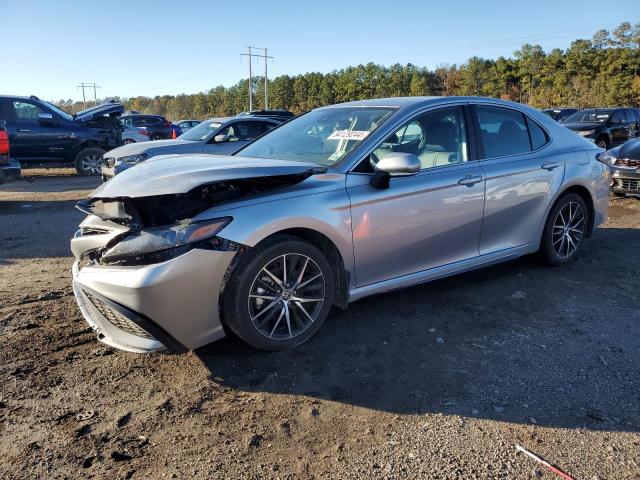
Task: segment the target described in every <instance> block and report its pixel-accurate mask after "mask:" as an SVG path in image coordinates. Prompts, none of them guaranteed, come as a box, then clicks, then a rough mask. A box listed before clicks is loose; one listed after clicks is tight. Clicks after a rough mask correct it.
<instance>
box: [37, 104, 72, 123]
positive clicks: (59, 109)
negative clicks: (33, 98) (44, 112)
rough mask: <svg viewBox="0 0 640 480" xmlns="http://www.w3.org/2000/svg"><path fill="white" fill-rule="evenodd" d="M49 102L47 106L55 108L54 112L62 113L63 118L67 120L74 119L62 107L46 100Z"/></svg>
mask: <svg viewBox="0 0 640 480" xmlns="http://www.w3.org/2000/svg"><path fill="white" fill-rule="evenodd" d="M44 103H46V104H47V107H49V108H50V109H51V110H53V111H54V112H56V113H57V114H58V115H60V116H61V117H62V118H64V119H65V120H67V121H71V120H73V116H72V115H69V114H68V113H67V112H65V111H64V110H62V109H61V108H58V107H56V106H55V105H53V104H51V103H49V102H44Z"/></svg>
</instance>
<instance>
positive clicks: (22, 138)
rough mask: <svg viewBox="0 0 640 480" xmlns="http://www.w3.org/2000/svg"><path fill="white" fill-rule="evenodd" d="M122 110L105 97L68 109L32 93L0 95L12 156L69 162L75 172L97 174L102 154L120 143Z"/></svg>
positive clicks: (28, 162) (41, 161) (36, 161)
mask: <svg viewBox="0 0 640 480" xmlns="http://www.w3.org/2000/svg"><path fill="white" fill-rule="evenodd" d="M123 110H124V107H123V106H122V104H120V103H116V102H105V103H102V104H100V105H97V106H95V107H91V108H88V109H86V110H83V111H81V112H78V113H76V114H74V115H71V114H69V113H67V112H65V111H64V110H61V109H60V108H58V107H56V106H55V105H52V104H51V103H49V102H45V101H43V100H40V99H39V98H38V97H36V96H33V95H32V96H30V97H19V96H11V95H2V96H0V121H2V120H4V121H5V124H6V130H7V132H8V133H9V142H10V144H11V156H12V157H13V158H15V159H16V160H17V161H19V162H20V163H21V164H22V165H23V166H29V165H51V166H55V165H66V164H73V165H74V166H75V167H76V170H77V171H78V173H80V174H81V175H96V174H99V173H100V165H101V158H102V154H103V153H104V152H105V151H107V150H111V149H113V148H115V147H117V146H118V145H122V125H121V123H120V121H119V120H118V118H117V117H118V116H119V115H120V114H121V113H122V111H123Z"/></svg>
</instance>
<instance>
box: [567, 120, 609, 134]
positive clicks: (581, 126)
mask: <svg viewBox="0 0 640 480" xmlns="http://www.w3.org/2000/svg"><path fill="white" fill-rule="evenodd" d="M562 126H563V127H567V128H568V129H569V130H573V131H574V132H582V131H584V130H595V129H596V128H598V127H601V126H602V123H582V122H578V123H563V124H562Z"/></svg>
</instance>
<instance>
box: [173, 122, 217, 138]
mask: <svg viewBox="0 0 640 480" xmlns="http://www.w3.org/2000/svg"><path fill="white" fill-rule="evenodd" d="M220 125H222V124H221V123H220V122H215V121H207V122H202V123H199V124H198V125H196V126H195V127H193V128H191V129H189V130H187V131H186V132H184V133H183V134H182V135H180V136H179V137H178V138H179V139H180V140H190V141H192V142H202V141H205V140H208V139H209V138H210V137H211V135H212V134H213V133H214V132H215V131H216V130H218V129H219V128H220Z"/></svg>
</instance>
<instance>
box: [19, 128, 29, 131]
mask: <svg viewBox="0 0 640 480" xmlns="http://www.w3.org/2000/svg"><path fill="white" fill-rule="evenodd" d="M18 131H19V132H30V131H31V130H29V129H28V128H20V129H18Z"/></svg>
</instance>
